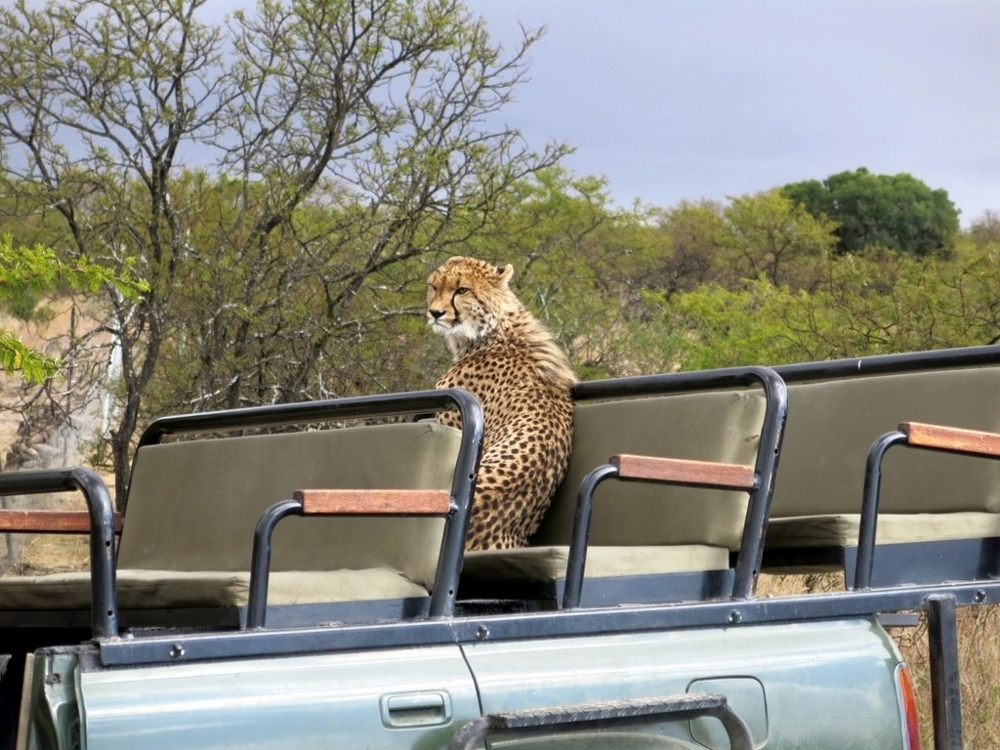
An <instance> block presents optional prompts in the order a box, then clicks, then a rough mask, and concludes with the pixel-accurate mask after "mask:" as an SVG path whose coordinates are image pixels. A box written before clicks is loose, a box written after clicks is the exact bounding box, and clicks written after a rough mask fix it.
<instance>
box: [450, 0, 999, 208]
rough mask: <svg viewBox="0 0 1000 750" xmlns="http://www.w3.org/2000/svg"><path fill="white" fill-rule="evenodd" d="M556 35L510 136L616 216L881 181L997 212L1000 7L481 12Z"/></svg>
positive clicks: (726, 6) (909, 1)
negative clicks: (594, 179) (602, 196)
mask: <svg viewBox="0 0 1000 750" xmlns="http://www.w3.org/2000/svg"><path fill="white" fill-rule="evenodd" d="M466 4H467V5H468V6H469V8H470V9H472V10H473V11H474V12H476V13H478V14H480V15H482V16H483V17H484V18H485V19H486V20H487V23H488V26H489V29H490V31H491V33H492V34H493V37H494V39H495V40H496V41H499V42H501V43H503V44H504V45H505V46H508V47H510V48H513V47H514V46H516V43H517V41H518V40H519V39H520V34H521V31H520V25H524V26H526V27H528V28H538V27H541V26H544V27H546V33H545V35H544V36H543V37H542V39H540V40H539V41H538V42H536V44H535V45H534V46H533V47H532V48H531V50H530V51H529V58H530V63H531V68H530V72H529V76H528V77H529V78H530V81H528V82H525V83H522V84H521V85H520V87H518V88H517V89H515V93H514V97H515V101H514V102H512V103H511V104H510V105H509V106H508V107H506V108H505V109H504V111H503V114H502V118H503V120H504V122H505V123H506V124H507V125H509V126H511V127H515V128H517V129H519V130H520V131H521V132H522V133H523V135H524V136H525V138H526V139H527V140H528V142H529V144H531V145H533V146H535V147H541V145H543V144H544V143H546V142H548V141H557V142H562V143H566V144H568V145H570V146H573V147H575V148H576V152H575V153H574V154H573V156H571V157H570V158H568V159H567V160H566V161H565V162H564V165H565V166H566V167H568V168H569V169H571V170H572V171H573V172H574V173H576V174H578V175H602V176H604V177H605V178H607V180H608V183H609V190H610V193H611V196H612V197H613V199H614V201H615V202H616V203H618V204H619V205H622V206H627V205H630V204H631V203H632V201H633V200H636V199H638V200H640V201H641V202H643V203H647V204H652V205H654V206H659V207H663V208H668V207H671V206H674V205H676V204H677V203H679V202H680V201H682V200H689V201H697V200H700V199H702V198H706V199H710V200H719V201H724V200H725V199H726V197H727V196H735V195H743V194H747V193H756V192H759V191H762V190H767V189H769V188H772V187H776V186H780V185H784V184H787V183H789V182H798V181H800V180H808V179H817V180H823V179H825V178H826V177H829V176H830V175H832V174H836V173H838V172H843V171H848V170H855V169H857V168H859V167H866V168H868V170H869V171H871V172H874V173H877V174H898V173H901V172H906V173H909V174H911V175H913V176H914V177H916V178H917V179H920V180H922V181H923V182H925V183H926V184H927V185H928V186H929V187H931V188H932V189H944V190H946V191H947V192H948V195H949V197H950V198H951V200H952V201H953V202H954V203H955V205H956V207H957V208H958V209H959V210H960V211H961V215H960V219H961V221H962V223H963V225H966V226H967V225H968V224H969V223H970V222H972V221H975V220H976V219H978V218H981V217H982V216H983V213H984V212H985V211H986V210H988V209H989V210H994V211H1000V2H998V0H933V1H932V0H824V1H822V2H820V1H819V0H615V1H614V2H611V1H610V0H466Z"/></svg>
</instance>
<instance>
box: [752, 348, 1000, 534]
mask: <svg viewBox="0 0 1000 750" xmlns="http://www.w3.org/2000/svg"><path fill="white" fill-rule="evenodd" d="M901 422H928V423H931V424H940V425H945V426H949V427H964V428H968V429H975V430H985V431H988V432H1000V367H997V366H994V367H979V368H962V369H951V370H929V371H923V372H909V373H899V374H892V375H872V376H865V377H847V378H839V379H832V380H826V381H822V382H810V383H792V384H790V385H789V386H788V423H787V425H786V429H785V442H784V447H783V448H782V451H781V458H780V461H779V464H778V472H777V476H776V482H775V492H774V499H773V501H772V505H771V517H772V518H787V517H795V516H811V515H827V514H856V513H859V512H860V509H861V495H862V488H863V485H864V475H865V461H866V459H867V456H868V449H869V448H870V447H871V445H872V443H873V442H874V441H875V439H876V438H878V437H879V436H880V435H883V434H885V433H887V432H891V431H893V430H895V429H896V427H897V425H899V424H900V423H901ZM959 511H980V512H982V511H986V512H997V511H1000V462H998V461H989V460H984V459H976V458H969V457H964V456H955V455H944V454H938V453H931V452H928V451H919V450H912V449H907V448H893V449H891V450H890V451H889V452H888V454H887V456H886V460H885V463H884V470H883V477H882V496H881V502H880V512H883V513H943V512H959Z"/></svg>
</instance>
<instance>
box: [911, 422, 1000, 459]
mask: <svg viewBox="0 0 1000 750" xmlns="http://www.w3.org/2000/svg"><path fill="white" fill-rule="evenodd" d="M899 431H900V432H902V433H903V434H904V435H906V442H907V445H913V446H918V447H921V448H935V449H938V450H945V451H953V452H955V453H970V454H973V455H977V456H993V457H995V458H1000V435H996V434H994V433H992V432H979V431H977V430H962V429H959V428H957V427H941V426H939V425H932V424H920V423H919V422H904V423H903V424H901V425H899Z"/></svg>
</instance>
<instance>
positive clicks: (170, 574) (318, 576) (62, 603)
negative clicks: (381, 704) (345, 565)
mask: <svg viewBox="0 0 1000 750" xmlns="http://www.w3.org/2000/svg"><path fill="white" fill-rule="evenodd" d="M249 588H250V575H249V573H234V572H228V571H199V572H185V571H174V570H167V571H163V570H120V571H118V606H119V607H121V608H122V609H175V608H189V607H209V608H211V607H242V606H245V605H246V603H247V596H248V592H249ZM424 596H427V589H425V588H424V587H422V586H420V585H418V584H416V583H413V582H412V581H410V580H408V579H407V578H405V577H404V576H403V575H402V574H400V573H398V572H396V571H393V570H388V569H381V568H372V569H367V570H330V571H315V570H306V571H302V570H296V571H282V572H276V573H272V574H271V577H270V582H269V586H268V597H267V601H268V604H270V605H281V604H317V603H327V602H330V603H332V602H344V601H371V600H377V599H402V598H410V597H424ZM89 608H90V576H89V574H87V573H55V574H52V575H44V576H25V577H20V578H0V610H10V611H38V610H62V611H74V610H85V609H89Z"/></svg>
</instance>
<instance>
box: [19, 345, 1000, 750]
mask: <svg viewBox="0 0 1000 750" xmlns="http://www.w3.org/2000/svg"><path fill="white" fill-rule="evenodd" d="M575 400H576V406H575V438H574V451H573V456H572V460H571V465H570V468H569V471H568V473H567V476H566V478H565V481H564V482H563V485H562V487H561V488H560V489H559V491H558V493H557V495H556V497H555V498H554V500H553V503H552V507H551V508H550V510H549V511H548V513H547V515H546V518H545V520H544V522H543V525H542V528H541V529H540V530H539V532H538V533H537V534H536V535H535V537H534V538H533V540H532V544H531V546H529V547H527V548H523V549H517V550H504V551H485V552H470V553H464V552H463V549H464V536H465V526H466V523H467V520H468V514H469V503H470V498H471V496H472V493H473V492H474V477H475V472H476V465H477V459H478V452H479V445H480V442H481V439H482V431H483V420H482V414H481V412H480V409H479V405H478V403H477V402H476V401H475V399H473V398H472V397H470V396H469V394H467V393H465V392H464V391H458V390H441V391H423V392H415V393H405V394H392V395H384V396H373V397H366V398H350V399H339V400H332V401H324V402H316V403H304V404H291V405H281V406H272V407H262V408H250V409H239V410H234V411H225V412H217V413H202V414H194V415H182V416H174V417H166V418H163V419H159V420H157V421H156V422H154V423H153V424H151V425H150V426H149V428H148V429H147V430H146V432H145V434H144V435H143V437H142V439H141V442H140V444H139V447H138V449H137V451H136V455H135V460H134V465H133V469H132V473H131V481H130V485H129V487H128V488H127V492H126V493H125V495H124V496H125V498H126V501H125V504H124V510H123V512H122V514H121V515H120V516H119V515H118V514H117V513H116V512H115V510H114V508H113V505H112V502H111V499H110V496H109V493H108V490H107V488H106V487H105V486H104V484H103V483H102V482H101V480H100V479H99V477H98V476H97V475H96V474H94V473H93V472H91V471H89V470H87V469H83V468H77V469H68V470H59V471H44V472H34V473H29V472H25V473H16V474H6V475H0V493H3V494H8V495H10V494H28V495H31V494H37V493H47V492H61V491H76V492H81V493H82V494H83V495H84V497H85V499H86V503H87V507H88V511H87V512H86V513H66V512H56V511H40V510H31V509H27V510H21V511H5V512H3V514H2V515H0V524H2V526H0V528H2V529H5V530H6V531H8V532H11V533H14V532H32V533H40V532H64V533H74V532H75V533H89V534H90V571H89V573H76V574H60V575H48V576H34V577H27V578H3V579H0V639H2V640H0V644H2V649H0V653H4V654H7V656H4V657H2V658H0V663H2V664H4V666H5V667H6V672H5V673H4V675H3V678H2V681H0V694H2V706H3V711H2V714H3V715H2V717H0V722H2V724H0V726H2V731H0V745H2V747H4V748H30V749H32V750H41V749H43V748H44V749H46V750H49V749H55V748H59V749H63V748H88V749H89V750H109V749H112V748H136V747H141V748H143V749H144V750H155V749H157V748H185V750H188V749H191V748H199V749H206V750H207V749H209V748H213V749H214V748H232V747H240V748H279V747H280V748H286V747H295V748H321V747H323V748H327V747H343V748H362V747H365V748H420V749H427V750H430V749H431V748H442V749H443V748H449V749H450V748H455V749H457V748H478V747H498V746H503V747H508V746H509V747H518V748H531V747H543V746H545V747H549V746H553V745H554V746H557V747H573V748H599V747H601V748H603V747H615V748H618V747H631V748H659V749H668V748H669V749H672V750H681V749H687V750H689V749H692V748H713V749H717V750H724V749H725V748H741V749H744V750H746V749H748V748H769V749H774V748H806V747H808V748H829V749H831V750H832V749H834V748H836V749H838V750H840V749H842V748H900V749H907V748H908V749H909V750H914V749H915V748H918V747H919V745H920V740H919V736H918V731H917V716H916V709H915V705H916V704H915V701H914V696H913V688H912V685H911V682H910V679H909V677H908V672H907V670H906V666H905V665H904V664H903V663H902V660H901V657H900V654H899V651H898V650H897V648H896V646H895V644H894V643H893V641H892V639H891V638H890V637H889V635H887V632H886V630H885V629H884V627H883V618H886V617H892V616H898V613H911V614H912V613H914V612H920V611H923V612H926V614H927V618H928V637H929V639H930V641H931V644H930V645H931V653H932V669H931V672H932V684H933V692H934V695H933V706H934V717H933V718H934V735H935V747H936V748H938V750H942V749H943V748H960V747H961V746H962V726H961V706H960V699H959V690H958V685H959V674H958V666H957V629H956V625H955V622H956V620H955V618H956V610H957V608H958V607H965V606H980V605H986V604H991V603H996V602H997V601H1000V583H998V582H997V577H998V575H1000V570H998V568H1000V555H998V542H1000V462H997V461H996V460H995V459H996V458H997V457H998V456H1000V436H998V434H997V433H1000V347H996V346H991V347H979V348H970V349H961V350H950V351H936V352H921V353H913V354H906V355H894V356H884V357H871V358H864V359H853V360H842V361H831V362H816V363H808V364H801V365H794V366H787V367H778V368H773V369H771V368H766V367H745V368H734V369H725V370H715V371H703V372H687V373H671V374H663V375H656V376H643V377H632V378H622V379H615V380H606V381H595V382H585V383H581V384H580V385H579V386H578V387H577V388H576V392H575ZM445 408H457V409H459V411H460V412H461V415H462V430H461V431H457V430H452V429H449V428H444V427H441V426H439V425H438V424H437V423H436V422H434V421H428V420H427V419H422V418H414V416H413V415H423V414H426V413H429V412H434V411H438V410H441V409H445ZM389 416H392V417H401V419H400V420H399V421H396V422H391V423H387V422H386V419H385V418H386V417H389ZM359 422H360V423H359ZM373 422H377V423H375V424H373ZM830 570H839V571H842V572H843V573H844V575H845V580H846V582H847V585H846V588H845V590H843V591H836V592H833V593H824V594H802V595H791V596H778V597H766V598H761V597H758V596H757V595H756V584H757V581H758V578H759V576H760V575H761V573H762V571H763V572H764V573H768V572H811V571H830Z"/></svg>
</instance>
